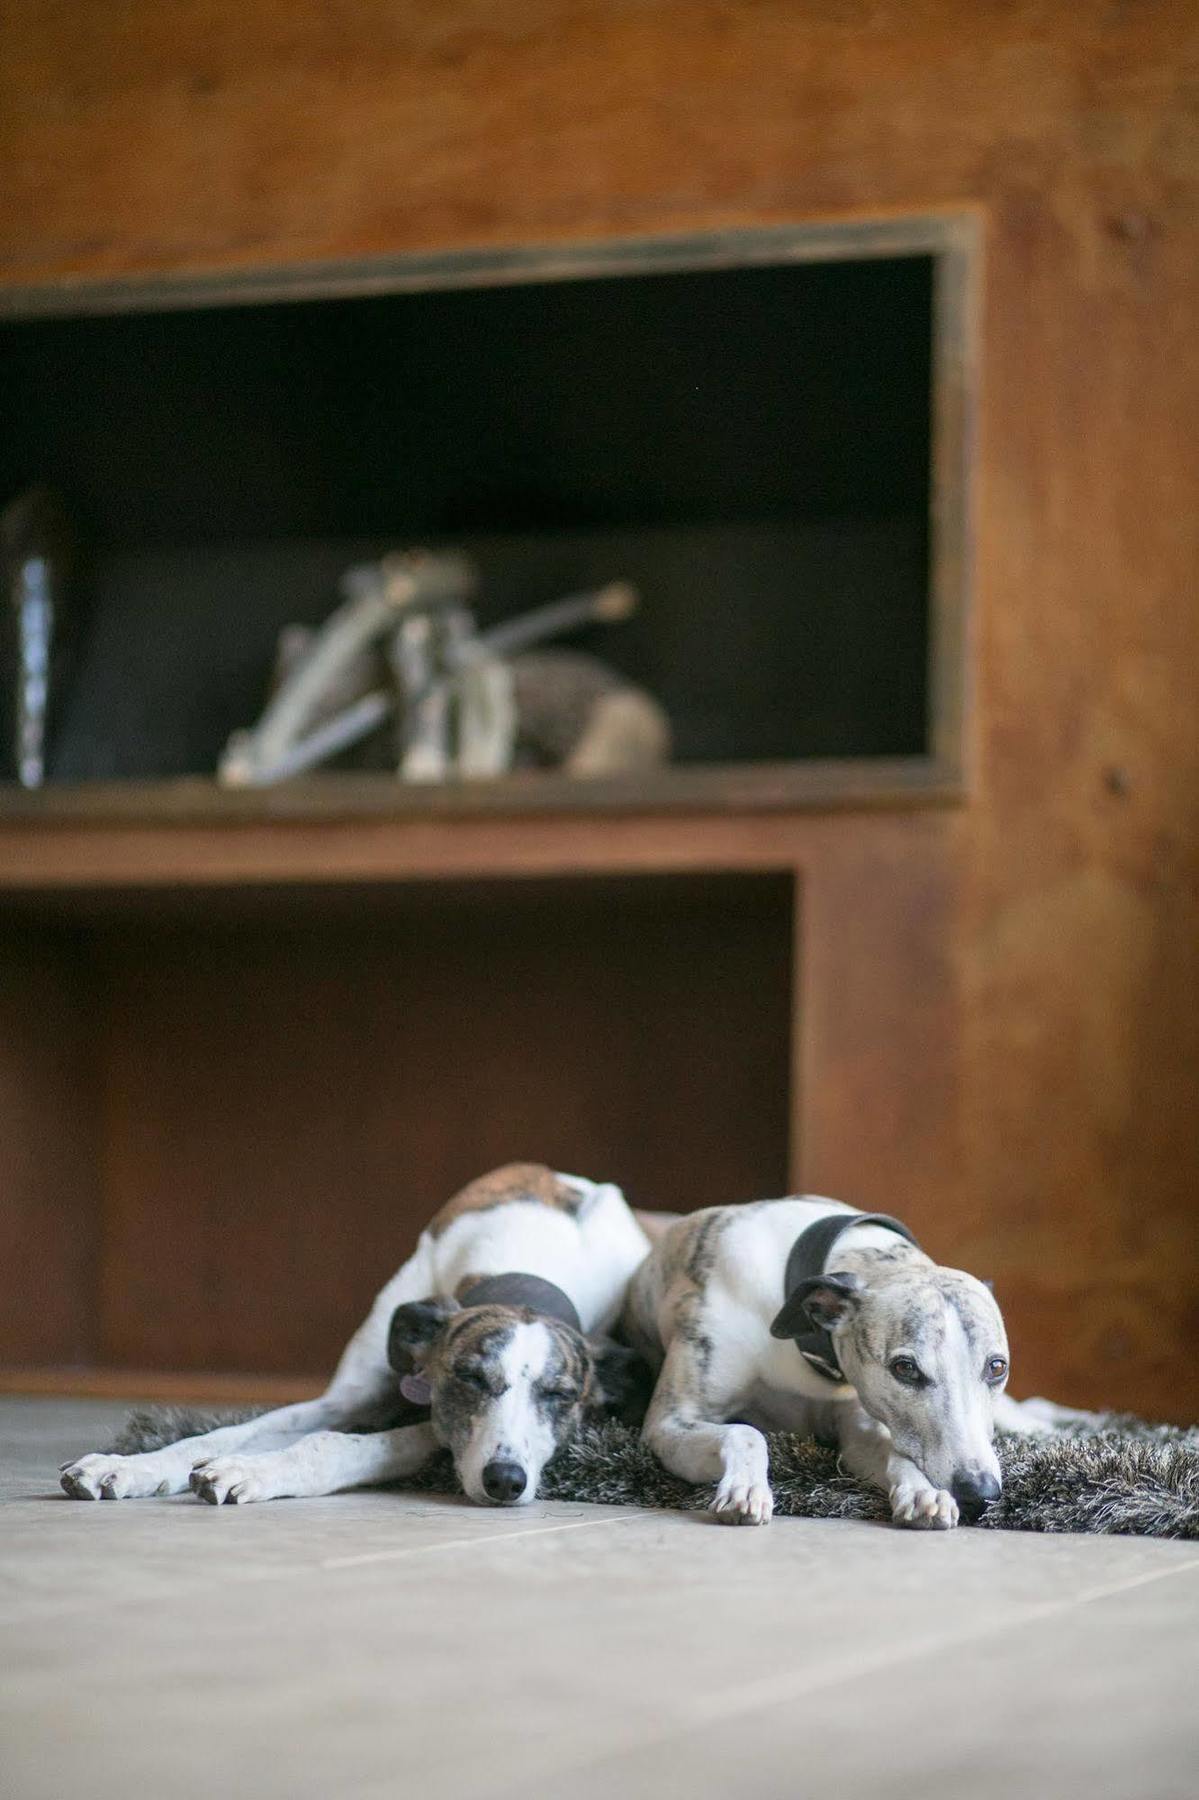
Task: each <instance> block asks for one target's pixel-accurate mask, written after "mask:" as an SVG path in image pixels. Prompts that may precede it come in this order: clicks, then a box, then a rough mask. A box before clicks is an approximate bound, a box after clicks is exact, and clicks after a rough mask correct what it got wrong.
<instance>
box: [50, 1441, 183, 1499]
mask: <svg viewBox="0 0 1199 1800" xmlns="http://www.w3.org/2000/svg"><path fill="white" fill-rule="evenodd" d="M59 1482H60V1484H61V1486H62V1491H63V1493H64V1494H68V1495H69V1496H70V1498H71V1499H72V1500H144V1499H145V1498H146V1497H147V1495H149V1494H174V1493H177V1492H178V1490H179V1481H178V1477H177V1473H176V1471H175V1470H174V1469H173V1468H172V1467H171V1464H170V1463H169V1462H168V1461H166V1459H164V1458H161V1457H158V1456H156V1455H154V1454H153V1453H150V1454H147V1455H142V1456H109V1455H106V1454H103V1453H100V1452H97V1453H96V1454H94V1455H92V1456H81V1457H80V1458H79V1460H78V1461H77V1462H70V1463H64V1464H63V1466H62V1468H61V1470H60V1471H59Z"/></svg>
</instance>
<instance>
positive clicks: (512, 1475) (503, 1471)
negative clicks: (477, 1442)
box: [483, 1462, 529, 1506]
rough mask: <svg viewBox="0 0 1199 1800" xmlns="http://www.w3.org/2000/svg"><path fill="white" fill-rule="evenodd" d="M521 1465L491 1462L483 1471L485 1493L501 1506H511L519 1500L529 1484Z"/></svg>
mask: <svg viewBox="0 0 1199 1800" xmlns="http://www.w3.org/2000/svg"><path fill="white" fill-rule="evenodd" d="M528 1479H529V1478H528V1476H527V1475H526V1474H525V1471H524V1470H523V1469H522V1468H521V1466H520V1464H519V1463H514V1462H489V1463H488V1464H487V1465H486V1467H485V1468H484V1470H483V1492H484V1493H485V1494H486V1495H487V1498H488V1499H489V1500H494V1501H495V1502H496V1504H497V1505H499V1506H511V1505H512V1503H513V1501H515V1500H519V1499H520V1497H521V1495H522V1494H523V1493H524V1491H525V1487H526V1485H527V1483H528Z"/></svg>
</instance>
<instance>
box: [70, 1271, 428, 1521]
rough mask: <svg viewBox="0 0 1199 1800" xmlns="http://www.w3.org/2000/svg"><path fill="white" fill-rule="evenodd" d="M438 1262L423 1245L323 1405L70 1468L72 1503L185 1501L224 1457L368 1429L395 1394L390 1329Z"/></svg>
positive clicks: (104, 1454)
mask: <svg viewBox="0 0 1199 1800" xmlns="http://www.w3.org/2000/svg"><path fill="white" fill-rule="evenodd" d="M430 1255H431V1253H430V1249H429V1245H428V1240H427V1239H426V1238H422V1239H421V1242H420V1243H419V1244H418V1245H417V1248H416V1252H415V1254H414V1255H413V1256H411V1257H410V1258H409V1260H408V1261H407V1262H406V1263H405V1264H404V1266H403V1267H402V1268H401V1269H400V1270H399V1271H398V1272H397V1273H396V1274H395V1275H393V1276H392V1278H391V1280H390V1281H389V1282H388V1283H387V1285H386V1287H384V1288H383V1289H382V1291H381V1292H380V1293H379V1294H378V1295H377V1296H376V1298H375V1301H374V1304H373V1305H372V1307H371V1310H370V1312H369V1313H368V1314H367V1316H366V1318H365V1319H364V1320H363V1322H362V1324H361V1325H360V1326H359V1327H358V1330H357V1331H356V1332H355V1333H354V1335H353V1337H352V1338H351V1339H350V1341H349V1343H348V1344H347V1345H346V1347H345V1349H344V1350H343V1352H342V1355H341V1361H340V1362H339V1363H338V1365H337V1370H336V1372H335V1374H334V1376H333V1379H332V1381H331V1382H330V1383H329V1386H328V1388H327V1390H326V1391H325V1393H324V1394H322V1395H321V1396H320V1398H319V1399H317V1400H302V1401H299V1402H298V1403H297V1404H296V1405H294V1406H281V1407H278V1408H276V1410H275V1411H274V1412H269V1413H262V1414H260V1416H259V1417H258V1418H256V1419H246V1420H244V1421H243V1422H242V1423H241V1424H240V1425H222V1426H220V1427H218V1429H217V1430H216V1431H209V1432H205V1433H204V1434H203V1435H202V1436H200V1437H191V1438H183V1439H181V1440H180V1441H179V1443H177V1444H168V1445H166V1446H165V1448H163V1449H161V1450H147V1451H143V1452H141V1453H140V1454H138V1455H136V1456H115V1455H112V1454H111V1453H110V1452H108V1451H101V1452H98V1453H96V1454H93V1455H91V1456H81V1457H79V1458H78V1459H77V1460H76V1461H74V1462H69V1463H64V1464H63V1466H62V1469H61V1470H60V1471H59V1478H60V1481H61V1484H62V1488H63V1491H64V1493H66V1494H68V1495H69V1496H70V1497H71V1499H72V1500H138V1499H144V1498H145V1497H146V1496H148V1495H151V1494H182V1493H184V1492H185V1491H186V1489H187V1486H188V1482H189V1480H190V1477H191V1472H192V1470H193V1469H194V1468H195V1466H196V1464H197V1463H199V1462H203V1461H205V1460H207V1459H209V1458H211V1457H213V1456H215V1455H217V1454H218V1453H220V1454H226V1453H228V1452H229V1451H233V1450H247V1449H249V1448H251V1447H253V1448H257V1449H259V1450H267V1449H271V1450H274V1449H279V1448H283V1447H286V1446H287V1445H288V1444H290V1443H293V1442H294V1441H295V1440H296V1439H297V1438H303V1437H307V1436H308V1435H309V1434H310V1433H312V1432H316V1431H322V1430H327V1429H329V1428H330V1427H333V1428H336V1427H338V1426H348V1425H352V1424H353V1423H354V1422H355V1420H359V1421H360V1420H361V1419H362V1417H363V1415H364V1413H365V1412H367V1411H369V1409H370V1408H371V1407H372V1406H374V1405H376V1404H377V1403H378V1402H379V1401H380V1400H381V1399H383V1398H384V1397H385V1396H386V1395H387V1394H388V1393H389V1392H390V1391H391V1390H392V1389H393V1388H394V1383H395V1378H394V1376H393V1374H392V1372H391V1369H390V1367H389V1365H388V1361H387V1329H388V1326H389V1324H390V1322H391V1315H392V1313H393V1312H394V1311H395V1309H396V1307H397V1306H399V1305H400V1304H401V1303H402V1302H403V1301H405V1300H419V1299H420V1298H421V1297H422V1296H423V1295H424V1294H426V1293H428V1291H429V1287H430V1284H431V1276H430Z"/></svg>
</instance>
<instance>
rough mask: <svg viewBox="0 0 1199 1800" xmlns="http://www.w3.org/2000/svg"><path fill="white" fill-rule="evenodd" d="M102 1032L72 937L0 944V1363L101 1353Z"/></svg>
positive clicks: (37, 934)
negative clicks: (98, 1260) (98, 1281)
mask: <svg viewBox="0 0 1199 1800" xmlns="http://www.w3.org/2000/svg"><path fill="white" fill-rule="evenodd" d="M95 1024H96V1021H95V1016H94V1009H93V1005H92V990H91V983H90V978H89V973H88V967H87V961H86V956H85V953H84V951H83V949H82V946H81V945H80V944H79V942H78V941H77V939H76V938H74V937H73V936H72V935H70V934H68V933H57V932H44V931H38V930H34V929H29V928H26V929H16V930H12V931H9V932H6V933H5V934H4V935H3V936H0V1271H2V1277H0V1279H2V1292H0V1362H10V1361H11V1362H19V1363H39V1362H48V1363H75V1362H86V1361H89V1360H90V1359H91V1358H92V1357H93V1356H94V1355H95V1351H96V1341H97V1325H98V1309H97V1305H96V1250H97V1239H98V1222H99V1205H98V1183H97V1156H96V1151H97V1142H98V1116H97V1101H98V1096H97V1092H96V1083H95V1069H96V1050H97V1040H96V1035H95Z"/></svg>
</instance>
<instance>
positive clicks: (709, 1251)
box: [658, 1212, 731, 1431]
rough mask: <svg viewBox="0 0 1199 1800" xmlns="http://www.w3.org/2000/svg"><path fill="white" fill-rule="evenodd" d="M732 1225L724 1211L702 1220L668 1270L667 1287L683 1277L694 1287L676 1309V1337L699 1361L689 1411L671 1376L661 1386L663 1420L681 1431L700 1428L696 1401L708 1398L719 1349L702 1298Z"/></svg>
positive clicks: (687, 1397)
mask: <svg viewBox="0 0 1199 1800" xmlns="http://www.w3.org/2000/svg"><path fill="white" fill-rule="evenodd" d="M730 1222H731V1221H730V1218H729V1216H728V1215H727V1214H726V1213H723V1212H713V1213H710V1214H709V1215H708V1216H707V1217H705V1218H701V1219H699V1220H698V1221H697V1222H696V1225H695V1228H694V1230H693V1231H691V1232H689V1233H687V1234H685V1236H684V1237H683V1241H682V1242H681V1243H680V1245H679V1247H678V1252H677V1255H675V1256H674V1257H672V1258H671V1259H670V1261H669V1262H668V1265H667V1268H666V1271H665V1280H666V1285H667V1286H670V1285H673V1283H674V1282H675V1281H676V1280H678V1279H679V1277H680V1276H682V1277H684V1278H685V1279H686V1280H687V1281H688V1282H689V1283H690V1284H691V1292H690V1293H689V1294H687V1295H685V1296H684V1297H683V1299H682V1300H681V1301H680V1302H679V1305H678V1307H677V1308H676V1311H675V1321H674V1329H675V1336H676V1337H678V1338H681V1339H682V1340H683V1341H684V1342H685V1343H687V1344H689V1345H690V1347H691V1350H692V1354H693V1356H694V1359H695V1360H694V1362H693V1364H692V1369H693V1372H694V1375H695V1377H696V1387H697V1393H696V1394H694V1395H692V1394H688V1395H687V1396H686V1399H687V1410H683V1408H682V1406H681V1404H680V1402H681V1400H682V1398H683V1397H682V1396H681V1395H680V1394H679V1393H678V1390H677V1389H676V1388H675V1387H674V1385H673V1383H672V1382H671V1379H670V1377H669V1376H663V1377H660V1379H659V1384H658V1398H659V1402H660V1403H661V1407H662V1417H663V1419H664V1420H665V1421H667V1422H668V1423H670V1424H672V1425H673V1426H674V1427H675V1428H676V1429H677V1430H679V1431H694V1430H695V1429H696V1423H697V1421H696V1420H695V1419H694V1418H693V1417H692V1416H691V1414H692V1409H693V1405H694V1402H696V1401H698V1403H699V1406H700V1408H702V1407H703V1405H704V1404H705V1402H706V1399H707V1378H708V1373H709V1370H710V1369H711V1366H712V1357H713V1355H714V1354H715V1348H716V1347H715V1344H714V1343H713V1340H712V1337H711V1335H710V1334H709V1333H708V1332H706V1331H704V1330H703V1329H702V1328H701V1326H700V1323H699V1321H700V1319H701V1318H702V1316H703V1302H702V1295H703V1290H704V1286H705V1283H706V1281H707V1279H708V1276H709V1275H710V1273H711V1270H712V1267H713V1264H714V1263H715V1260H716V1250H717V1244H718V1241H719V1239H720V1238H721V1237H722V1236H723V1234H724V1233H725V1231H727V1230H728V1227H729V1224H730ZM663 1384H665V1385H663Z"/></svg>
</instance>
